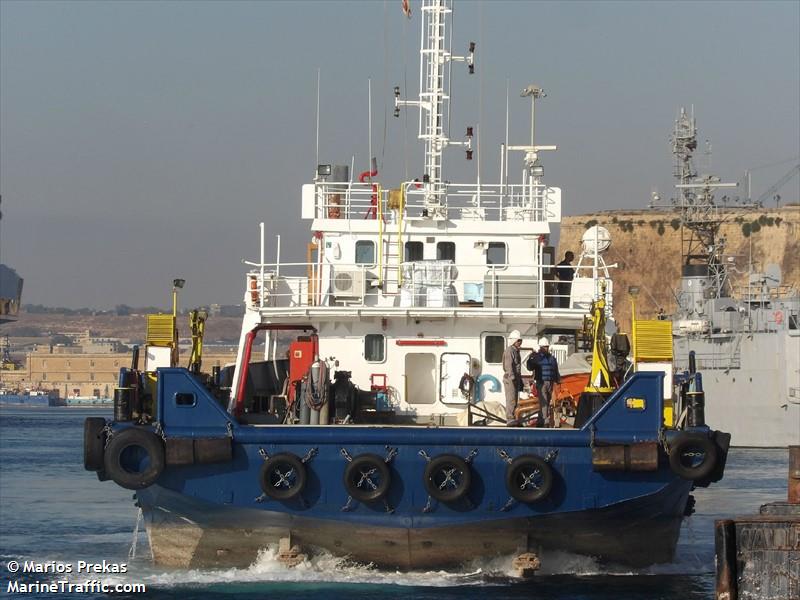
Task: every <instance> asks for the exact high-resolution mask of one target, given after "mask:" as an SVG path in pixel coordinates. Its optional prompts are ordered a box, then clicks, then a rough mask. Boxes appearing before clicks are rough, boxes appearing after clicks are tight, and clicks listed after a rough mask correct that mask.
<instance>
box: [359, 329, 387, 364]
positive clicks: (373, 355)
mask: <svg viewBox="0 0 800 600" xmlns="http://www.w3.org/2000/svg"><path fill="white" fill-rule="evenodd" d="M385 358H386V337H385V336H384V335H382V334H380V333H368V334H367V335H365V336H364V360H366V361H367V362H383V361H384V360H385Z"/></svg>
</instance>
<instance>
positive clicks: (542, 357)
mask: <svg viewBox="0 0 800 600" xmlns="http://www.w3.org/2000/svg"><path fill="white" fill-rule="evenodd" d="M525 366H526V367H528V370H529V371H531V372H532V373H533V379H534V381H536V393H537V395H538V396H539V407H540V410H541V412H542V419H543V420H544V423H545V425H546V426H548V427H552V425H553V424H552V423H551V422H550V403H551V401H552V399H553V388H554V386H555V385H556V384H558V383H561V374H560V373H559V372H558V361H557V360H556V357H555V356H553V355H552V354H550V340H548V339H547V338H546V337H541V338H539V350H537V351H536V352H531V354H530V356H528V360H527V361H526V362H525Z"/></svg>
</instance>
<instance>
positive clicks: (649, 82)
mask: <svg viewBox="0 0 800 600" xmlns="http://www.w3.org/2000/svg"><path fill="white" fill-rule="evenodd" d="M412 8H413V11H414V17H413V19H412V20H411V21H406V20H405V18H404V17H403V16H402V14H401V12H400V0H391V1H387V2H382V1H375V2H343V1H328V2H302V1H300V2H224V3H223V2H189V1H186V2H120V1H117V2H91V1H81V2H69V1H65V0H62V1H58V2H10V1H6V0H2V1H1V2H0V192H1V193H2V195H3V205H2V210H3V213H4V218H3V221H2V232H1V233H0V236H1V237H0V253H1V255H0V260H2V262H4V263H7V264H9V265H11V266H13V267H14V268H16V269H17V270H18V272H19V273H20V275H22V276H23V277H24V278H25V290H24V294H23V301H24V302H29V303H40V304H48V305H64V306H73V307H76V306H94V307H112V306H114V305H115V304H120V303H125V304H129V305H149V304H162V305H166V304H167V303H168V301H169V289H170V283H171V280H172V278H173V277H175V276H181V277H184V278H185V279H186V280H187V286H186V289H185V293H184V296H183V298H184V301H185V303H186V304H191V305H196V304H208V303H213V302H219V303H236V302H239V301H241V298H242V295H243V281H244V279H243V273H244V267H243V265H242V264H241V259H242V258H251V259H252V258H256V257H257V252H258V239H257V233H258V227H257V223H258V222H259V221H261V220H264V221H266V222H267V228H268V234H269V235H270V238H271V239H270V244H269V245H270V248H271V252H274V238H273V236H274V235H275V234H278V233H280V234H282V235H283V257H284V259H288V260H295V261H302V260H305V244H306V241H307V240H308V229H307V224H305V223H303V222H301V221H300V219H299V214H300V195H299V189H300V186H301V185H302V184H303V183H304V182H307V181H308V180H309V179H310V177H311V175H312V174H313V169H314V164H315V155H314V107H315V94H316V78H317V68H318V67H320V68H321V69H322V110H321V142H320V152H321V156H320V159H321V162H335V163H349V162H350V157H351V156H352V155H355V156H356V165H357V170H358V169H360V168H361V167H366V165H367V161H368V156H367V155H368V135H367V122H368V121H367V80H368V78H371V80H372V89H373V136H372V137H373V139H372V147H373V154H375V155H376V156H377V157H378V158H379V161H381V163H382V169H381V177H380V179H381V181H382V182H383V183H384V185H385V186H393V185H396V184H397V183H398V182H399V181H400V180H401V178H402V177H403V176H404V172H405V169H406V165H408V169H409V173H410V175H411V176H412V177H413V176H418V175H419V172H420V169H421V166H420V165H421V158H422V157H421V149H420V147H419V145H418V144H417V142H416V139H415V137H414V136H415V133H416V116H415V115H413V114H412V115H409V116H410V118H409V129H408V132H407V137H408V140H409V147H408V152H407V153H404V150H403V147H404V143H403V140H404V135H406V134H405V133H404V123H405V120H404V119H403V118H401V119H399V120H397V119H393V118H392V117H391V108H389V109H388V110H389V116H388V118H385V114H386V110H385V107H387V106H388V105H389V103H390V101H391V99H390V93H391V87H392V86H393V85H395V84H400V85H401V86H402V85H403V84H404V80H406V81H407V82H408V91H409V95H410V96H414V95H415V94H416V93H417V80H418V75H417V65H418V44H419V41H418V36H419V6H418V3H415V2H412ZM456 9H457V14H456V23H455V33H454V40H455V43H454V48H455V49H456V50H459V51H460V50H461V49H462V48H463V49H465V48H466V46H467V43H468V42H469V41H470V40H475V41H476V42H477V43H478V48H477V58H476V63H477V64H476V67H477V73H476V75H474V76H472V77H468V76H467V75H466V73H465V69H464V68H460V67H462V66H463V65H456V68H455V70H454V102H453V117H452V122H453V133H454V134H456V133H457V134H458V135H460V133H461V131H463V129H464V127H465V126H466V125H478V124H479V125H480V133H481V152H482V159H481V165H482V166H481V168H482V178H483V180H484V181H487V180H494V179H496V175H497V171H498V145H499V143H500V141H501V140H502V137H503V128H504V124H503V123H504V111H505V89H506V81H507V80H508V81H509V85H510V89H511V131H512V133H511V141H512V143H514V142H516V143H524V142H525V141H526V139H527V136H528V134H529V121H528V119H529V104H528V100H527V99H521V98H519V91H520V90H521V89H522V88H523V87H524V86H525V85H528V84H529V83H533V82H535V83H537V84H538V85H540V86H542V87H544V88H545V90H546V91H547V93H548V97H547V98H545V99H544V100H543V101H542V102H541V103H540V104H538V105H537V107H538V110H537V141H538V142H540V143H553V144H558V146H559V150H558V152H557V153H554V154H548V155H547V156H546V161H545V169H546V171H545V178H546V180H547V181H548V182H549V183H550V184H552V185H559V186H561V187H562V188H563V190H564V191H563V194H564V212H565V214H580V213H583V212H588V211H593V210H598V209H609V208H634V207H644V206H645V205H646V203H647V202H648V199H649V196H650V191H651V189H652V188H653V187H658V189H659V191H660V192H661V195H662V196H664V197H668V196H669V195H670V194H671V171H672V157H671V154H670V147H669V133H670V131H671V128H672V124H673V121H674V119H675V115H676V113H677V110H678V109H679V107H680V106H681V105H686V106H687V107H688V106H689V105H691V104H694V107H695V113H696V116H697V119H698V127H699V130H700V139H701V140H705V139H710V140H711V142H712V148H713V154H712V157H711V162H712V164H711V170H712V171H713V172H714V173H716V174H718V175H719V176H721V177H722V178H723V179H724V180H737V179H740V178H741V175H742V173H743V171H744V170H745V169H748V168H754V167H758V166H761V165H765V164H769V163H773V162H777V161H782V160H785V159H791V158H793V157H797V156H798V155H800V114H798V113H800V3H799V2H796V1H791V2H789V1H787V2H769V1H766V2H763V1H762V2H634V1H628V2H522V1H519V2H499V1H491V2H489V1H484V2H477V1H475V2H467V1H465V0H459V1H457V2H456ZM385 122H386V128H385V129H386V136H385V140H386V141H385V142H384V123H385ZM701 146H702V144H701ZM462 156H463V155H462V153H461V152H459V151H458V150H455V149H454V150H453V151H452V152H451V153H450V154H448V155H447V157H446V164H447V166H448V167H451V168H453V170H454V171H455V174H454V175H453V176H451V177H450V179H453V180H455V179H458V180H462V181H463V180H474V174H475V169H476V163H475V162H473V164H471V165H470V164H465V163H464V161H463V159H462ZM702 166H704V165H703V161H701V167H702ZM790 167H791V163H787V164H783V165H778V166H775V167H770V168H765V169H761V170H758V171H756V172H754V173H753V193H754V195H758V194H760V193H761V192H762V191H763V190H765V189H766V188H767V187H769V185H770V184H772V183H773V182H774V181H776V180H777V179H779V178H780V177H781V176H782V175H783V174H784V173H785V172H786V171H787V170H788V169H789V168H790ZM512 172H513V168H512ZM451 173H453V171H451ZM457 175H458V176H457ZM798 189H799V186H798V179H797V178H795V179H794V181H793V182H792V183H791V184H789V185H787V186H786V187H785V188H784V189H783V191H782V194H781V195H782V196H783V198H784V199H785V200H786V201H791V200H794V201H796V200H797V199H798V196H800V193H799V192H798Z"/></svg>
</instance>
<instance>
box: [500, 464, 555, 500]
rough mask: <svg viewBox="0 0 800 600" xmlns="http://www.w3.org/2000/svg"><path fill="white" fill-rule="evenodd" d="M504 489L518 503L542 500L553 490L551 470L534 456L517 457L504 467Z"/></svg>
mask: <svg viewBox="0 0 800 600" xmlns="http://www.w3.org/2000/svg"><path fill="white" fill-rule="evenodd" d="M506 489H507V490H508V493H509V494H511V497H512V498H514V500H517V501H519V502H524V503H532V502H538V501H539V500H544V499H545V498H547V497H548V496H549V495H550V492H551V491H552V489H553V468H552V467H551V466H550V465H549V463H547V461H545V460H544V459H543V458H540V457H539V456H536V455H535V454H523V455H521V456H517V457H516V458H515V459H514V460H512V461H511V463H510V464H509V465H508V466H507V467H506Z"/></svg>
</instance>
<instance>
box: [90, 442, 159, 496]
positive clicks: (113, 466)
mask: <svg viewBox="0 0 800 600" xmlns="http://www.w3.org/2000/svg"><path fill="white" fill-rule="evenodd" d="M131 453H136V454H139V456H141V455H142V453H143V454H144V457H143V458H141V459H140V460H139V462H140V463H144V468H143V469H142V470H138V469H133V468H131V466H130V463H129V460H130V456H129V454H131ZM103 470H104V471H105V475H106V476H107V477H108V478H109V479H111V480H113V481H114V483H116V484H117V485H119V486H120V487H124V488H126V489H129V490H141V489H144V488H146V487H149V486H151V485H153V484H154V483H155V482H156V481H157V480H158V478H159V477H161V474H162V473H163V472H164V441H163V440H162V439H161V438H160V437H159V436H157V435H156V434H155V433H153V432H152V431H148V430H146V429H139V428H136V427H130V428H127V429H123V430H121V431H118V432H117V433H115V434H114V435H113V436H111V440H110V441H109V442H108V446H107V447H106V452H105V456H104V457H103Z"/></svg>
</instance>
